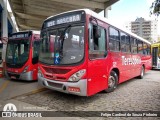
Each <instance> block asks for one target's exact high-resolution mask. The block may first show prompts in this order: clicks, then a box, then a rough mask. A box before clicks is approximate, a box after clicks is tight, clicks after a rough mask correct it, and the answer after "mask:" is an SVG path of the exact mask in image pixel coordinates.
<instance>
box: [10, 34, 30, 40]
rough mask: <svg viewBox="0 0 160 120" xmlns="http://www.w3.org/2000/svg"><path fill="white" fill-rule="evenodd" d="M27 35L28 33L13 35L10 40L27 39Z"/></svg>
mask: <svg viewBox="0 0 160 120" xmlns="http://www.w3.org/2000/svg"><path fill="white" fill-rule="evenodd" d="M28 37H29V34H28V33H20V34H13V35H12V36H11V37H9V38H10V39H16V38H28Z"/></svg>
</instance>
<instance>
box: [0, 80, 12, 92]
mask: <svg viewBox="0 0 160 120" xmlns="http://www.w3.org/2000/svg"><path fill="white" fill-rule="evenodd" d="M9 82H10V80H7V81H5V82H4V83H3V84H2V87H0V93H1V92H2V91H3V90H4V89H5V88H6V87H7V85H8V84H9Z"/></svg>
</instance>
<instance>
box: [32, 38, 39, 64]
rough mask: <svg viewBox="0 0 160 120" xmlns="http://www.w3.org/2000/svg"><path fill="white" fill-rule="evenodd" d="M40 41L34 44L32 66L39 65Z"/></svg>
mask: <svg viewBox="0 0 160 120" xmlns="http://www.w3.org/2000/svg"><path fill="white" fill-rule="evenodd" d="M39 45H40V44H39V41H34V42H33V47H32V48H33V49H32V50H33V51H32V64H36V63H38V55H39V47H40V46H39Z"/></svg>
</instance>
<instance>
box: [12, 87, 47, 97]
mask: <svg viewBox="0 0 160 120" xmlns="http://www.w3.org/2000/svg"><path fill="white" fill-rule="evenodd" d="M46 90H48V89H46V88H39V89H35V90H33V91H31V92H28V93H24V94H21V95H17V96H14V97H11V98H10V99H14V98H17V97H20V96H28V95H32V94H36V93H39V92H42V91H46Z"/></svg>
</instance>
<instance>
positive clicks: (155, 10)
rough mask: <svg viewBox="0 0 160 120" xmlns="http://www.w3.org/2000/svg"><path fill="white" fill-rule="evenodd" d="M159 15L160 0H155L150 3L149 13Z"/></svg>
mask: <svg viewBox="0 0 160 120" xmlns="http://www.w3.org/2000/svg"><path fill="white" fill-rule="evenodd" d="M152 14H154V15H155V16H159V14H160V0H155V1H154V2H153V3H152V5H151V15H152Z"/></svg>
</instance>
